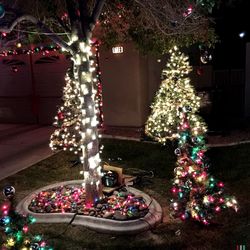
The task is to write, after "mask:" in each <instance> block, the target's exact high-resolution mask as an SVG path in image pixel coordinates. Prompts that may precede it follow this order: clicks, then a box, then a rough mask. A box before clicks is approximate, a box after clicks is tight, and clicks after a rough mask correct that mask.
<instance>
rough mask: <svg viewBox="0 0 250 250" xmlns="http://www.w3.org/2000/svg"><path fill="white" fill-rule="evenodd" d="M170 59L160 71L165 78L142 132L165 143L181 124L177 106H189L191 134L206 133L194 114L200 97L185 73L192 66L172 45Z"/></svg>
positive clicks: (199, 118) (174, 134) (203, 125)
mask: <svg viewBox="0 0 250 250" xmlns="http://www.w3.org/2000/svg"><path fill="white" fill-rule="evenodd" d="M169 53H170V59H169V61H168V63H167V67H166V69H165V70H163V72H162V76H163V77H164V78H165V79H164V80H163V81H162V83H161V86H160V89H159V90H158V92H157V94H156V97H155V100H154V103H153V104H152V106H151V108H152V111H151V115H150V116H149V118H148V120H147V122H146V127H145V132H146V134H147V135H148V136H150V137H152V138H153V139H154V140H156V141H158V142H160V143H163V144H164V143H165V142H166V141H167V140H168V139H174V138H176V136H177V127H178V124H179V123H180V115H181V112H180V111H179V108H180V107H184V106H187V105H189V106H190V107H191V109H192V111H191V113H190V124H191V128H192V133H194V134H198V133H200V132H201V133H202V132H205V131H206V125H205V123H204V122H203V120H202V118H201V117H199V116H198V115H197V114H196V112H197V111H198V110H199V108H200V97H198V96H196V95H195V91H194V88H193V86H192V85H191V84H190V79H189V77H188V74H189V73H190V72H191V70H192V67H191V66H190V65H189V62H188V57H186V56H185V55H184V54H182V53H181V52H180V51H179V49H178V48H177V47H176V46H175V47H174V48H173V49H172V50H170V51H169Z"/></svg>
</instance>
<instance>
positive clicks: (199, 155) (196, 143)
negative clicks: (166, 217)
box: [170, 109, 238, 225]
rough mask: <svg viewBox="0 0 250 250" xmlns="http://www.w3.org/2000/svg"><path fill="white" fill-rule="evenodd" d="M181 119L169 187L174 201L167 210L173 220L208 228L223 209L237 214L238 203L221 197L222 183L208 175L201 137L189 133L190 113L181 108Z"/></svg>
mask: <svg viewBox="0 0 250 250" xmlns="http://www.w3.org/2000/svg"><path fill="white" fill-rule="evenodd" d="M189 111H191V110H190V109H189ZM180 117H181V122H180V125H179V127H178V138H179V139H178V148H177V149H175V154H176V155H177V166H176V168H175V170H174V172H175V178H174V180H173V187H172V193H173V196H174V198H173V199H172V200H171V205H170V208H171V210H172V215H173V216H175V217H179V218H181V219H183V220H185V219H189V218H192V219H194V220H197V221H199V222H202V223H203V224H205V225H207V224H209V223H210V221H211V219H212V218H213V216H214V215H215V214H216V213H219V212H220V211H221V210H222V209H225V208H228V207H231V208H233V209H235V211H237V209H238V204H237V201H236V199H235V198H234V197H231V196H226V195H224V194H223V192H224V184H223V182H221V181H217V180H216V179H215V178H214V177H213V176H211V175H210V174H209V173H208V168H209V163H208V159H207V157H206V156H205V152H206V150H207V149H206V145H205V141H204V136H203V135H202V134H194V133H193V132H192V131H193V130H192V126H191V124H190V118H191V117H192V113H191V112H188V110H187V109H181V110H180Z"/></svg>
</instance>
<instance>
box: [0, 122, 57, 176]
mask: <svg viewBox="0 0 250 250" xmlns="http://www.w3.org/2000/svg"><path fill="white" fill-rule="evenodd" d="M53 130H54V128H53V127H51V126H38V125H27V124H0V180H2V179H4V178H6V177H8V176H10V175H13V174H15V173H17V172H18V171H20V170H22V169H25V168H27V167H29V166H31V165H33V164H35V163H37V162H39V161H41V160H43V159H45V158H47V157H48V156H50V155H52V154H53V153H52V151H51V150H50V148H49V138H50V135H51V133H52V132H53Z"/></svg>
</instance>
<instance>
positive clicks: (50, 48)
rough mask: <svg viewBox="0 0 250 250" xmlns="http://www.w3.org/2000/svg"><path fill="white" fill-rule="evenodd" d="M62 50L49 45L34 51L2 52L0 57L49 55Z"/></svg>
mask: <svg viewBox="0 0 250 250" xmlns="http://www.w3.org/2000/svg"><path fill="white" fill-rule="evenodd" d="M58 50H60V47H59V46H57V45H48V46H38V47H35V48H34V49H21V48H17V49H11V50H2V51H0V56H11V55H24V54H34V53H43V55H46V54H49V53H50V52H53V51H58Z"/></svg>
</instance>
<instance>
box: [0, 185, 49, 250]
mask: <svg viewBox="0 0 250 250" xmlns="http://www.w3.org/2000/svg"><path fill="white" fill-rule="evenodd" d="M3 194H4V195H5V198H6V201H5V202H4V203H3V204H2V206H1V211H0V214H1V216H0V231H2V232H1V236H2V241H3V243H2V245H1V249H2V250H9V249H11V250H16V249H18V250H53V248H52V247H50V246H49V245H47V243H46V241H44V240H43V238H42V236H41V235H33V234H31V233H30V231H29V225H30V224H33V223H35V221H36V219H35V218H34V217H32V216H30V215H27V216H24V215H21V214H19V213H17V212H16V211H15V207H14V204H13V203H14V201H13V200H14V194H15V189H14V187H12V186H7V187H5V188H4V190H3Z"/></svg>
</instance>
